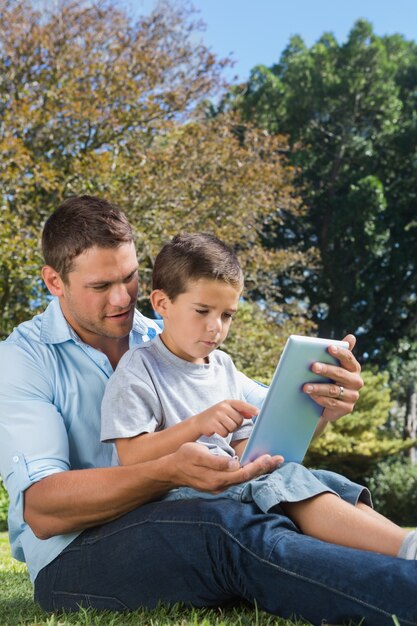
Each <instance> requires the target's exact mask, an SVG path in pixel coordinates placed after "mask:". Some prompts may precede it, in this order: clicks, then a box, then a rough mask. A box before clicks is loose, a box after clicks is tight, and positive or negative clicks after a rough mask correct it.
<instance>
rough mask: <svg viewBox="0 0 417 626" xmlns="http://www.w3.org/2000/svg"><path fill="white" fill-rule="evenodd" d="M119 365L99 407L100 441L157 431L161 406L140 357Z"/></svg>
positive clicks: (160, 422) (159, 427) (160, 419)
mask: <svg viewBox="0 0 417 626" xmlns="http://www.w3.org/2000/svg"><path fill="white" fill-rule="evenodd" d="M128 363H129V365H128V366H125V364H124V363H123V364H120V365H119V366H118V367H117V368H116V371H115V372H114V373H113V374H112V376H111V377H110V379H109V382H108V383H107V386H106V389H105V392H104V396H103V401H102V404H101V437H100V438H101V441H114V440H115V439H119V438H120V439H124V438H127V437H136V435H140V434H142V433H150V432H154V431H156V430H160V429H161V427H162V426H163V418H162V412H161V406H160V403H159V400H158V395H157V393H156V390H155V387H154V385H153V383H152V379H151V377H150V375H149V373H148V371H147V370H146V368H145V367H144V365H143V363H142V362H141V360H140V359H139V358H135V360H134V364H133V361H132V359H130V360H129V362H128Z"/></svg>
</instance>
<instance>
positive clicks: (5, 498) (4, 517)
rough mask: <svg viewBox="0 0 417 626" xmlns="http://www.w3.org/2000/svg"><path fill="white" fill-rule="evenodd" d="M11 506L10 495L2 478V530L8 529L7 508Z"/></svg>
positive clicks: (0, 509) (0, 522) (0, 489)
mask: <svg viewBox="0 0 417 626" xmlns="http://www.w3.org/2000/svg"><path fill="white" fill-rule="evenodd" d="M8 508H9V496H8V495H7V491H6V489H5V487H4V485H3V481H2V480H1V478H0V530H7V510H8Z"/></svg>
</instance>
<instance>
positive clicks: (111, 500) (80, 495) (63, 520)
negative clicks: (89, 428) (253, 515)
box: [24, 443, 282, 539]
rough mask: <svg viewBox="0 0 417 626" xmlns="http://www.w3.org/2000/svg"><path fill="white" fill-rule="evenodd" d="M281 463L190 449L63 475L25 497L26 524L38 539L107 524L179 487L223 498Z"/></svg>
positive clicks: (42, 483) (35, 487) (40, 484)
mask: <svg viewBox="0 0 417 626" xmlns="http://www.w3.org/2000/svg"><path fill="white" fill-rule="evenodd" d="M281 462H282V458H281V457H269V456H267V455H266V456H263V457H260V458H259V459H257V460H256V461H254V462H253V463H250V464H248V465H246V466H245V467H240V465H239V462H238V461H237V460H234V459H228V458H227V457H222V456H215V455H213V454H210V452H209V451H208V450H207V449H206V447H205V446H201V445H199V444H196V443H186V444H184V445H183V446H181V447H180V449H179V450H178V451H177V452H175V453H174V454H171V455H168V456H165V457H162V458H160V459H158V460H156V461H149V462H146V463H141V464H137V465H129V466H125V467H111V468H100V469H83V470H71V471H66V472H59V473H56V474H53V475H51V476H47V477H46V478H44V479H42V480H41V481H39V482H37V483H35V484H33V485H32V486H31V487H29V488H28V489H27V491H26V492H25V506H24V518H25V521H26V522H27V523H28V524H29V526H30V527H31V529H32V531H33V532H34V533H35V535H36V536H37V537H39V538H40V539H47V538H49V537H51V536H53V535H59V534H64V533H69V532H74V531H78V530H84V529H86V528H89V527H92V526H97V525H99V524H103V523H105V522H108V521H110V520H112V519H115V518H117V517H120V516H121V515H123V514H125V513H127V512H129V511H131V510H133V509H134V508H136V507H137V506H140V505H142V504H145V503H146V502H150V501H152V500H156V499H158V497H160V496H162V495H163V494H165V493H166V492H167V491H168V490H169V489H172V488H174V487H179V486H181V485H184V486H188V487H193V488H194V489H199V490H201V491H209V492H213V493H219V492H221V491H223V490H224V489H227V488H228V487H230V486H231V485H234V484H238V483H240V482H242V481H246V480H250V479H252V478H255V477H256V476H260V475H262V474H264V473H268V472H270V471H272V470H274V469H275V468H276V467H278V465H279V464H280V463H281Z"/></svg>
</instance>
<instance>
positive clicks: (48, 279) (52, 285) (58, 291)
mask: <svg viewBox="0 0 417 626" xmlns="http://www.w3.org/2000/svg"><path fill="white" fill-rule="evenodd" d="M41 273H42V278H43V281H44V283H45V285H46V286H47V287H48V290H49V291H50V293H51V294H52V295H53V296H58V297H60V296H63V295H64V283H63V280H62V278H61V276H60V275H59V274H58V272H57V271H55V270H54V268H53V267H51V266H50V265H44V267H43V268H42V272H41Z"/></svg>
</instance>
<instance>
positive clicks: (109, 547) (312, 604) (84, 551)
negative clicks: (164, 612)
mask: <svg viewBox="0 0 417 626" xmlns="http://www.w3.org/2000/svg"><path fill="white" fill-rule="evenodd" d="M35 590H36V594H35V597H36V598H37V599H38V600H39V601H40V603H41V605H42V606H43V607H44V608H45V609H47V610H55V611H56V610H60V609H67V610H68V609H76V608H77V607H78V605H79V604H82V605H84V606H95V607H97V608H109V609H123V608H129V609H135V608H138V607H140V606H144V607H155V606H156V605H157V604H158V602H159V601H161V602H165V603H175V602H183V603H184V604H186V605H190V606H191V605H192V606H196V607H199V606H219V605H222V604H225V603H226V602H230V601H239V600H240V599H244V600H246V601H249V602H253V601H256V602H257V604H258V606H259V607H260V608H262V609H264V610H266V611H269V612H270V613H273V614H275V615H279V616H282V617H287V618H289V617H293V616H300V617H304V618H305V619H307V620H309V621H311V622H312V623H313V624H321V622H322V621H328V622H329V623H333V624H335V623H337V624H340V623H342V622H343V621H344V620H346V621H348V620H352V621H353V622H355V621H356V622H357V623H359V622H360V621H361V619H362V618H365V620H366V621H365V622H364V624H367V625H372V624H373V625H375V626H392V619H391V615H392V614H396V615H397V616H398V619H399V621H400V622H401V625H402V626H405V625H410V624H414V625H417V601H416V590H417V563H416V562H415V561H405V560H401V559H393V558H390V557H385V556H381V555H377V554H373V553H370V552H361V551H358V550H353V549H350V548H344V547H340V546H335V545H331V544H327V543H324V542H321V541H319V540H317V539H312V538H310V537H307V536H305V535H302V534H299V533H298V532H297V531H296V529H295V526H294V525H293V524H292V522H291V521H290V520H288V518H285V517H283V516H281V515H278V514H271V515H268V514H265V513H262V512H261V511H259V509H258V508H257V507H256V506H255V505H251V504H241V503H238V502H234V501H229V500H222V499H219V500H214V501H212V502H210V501H203V500H194V501H193V500H189V501H182V502H181V501H180V502H158V503H153V504H148V505H146V506H143V507H141V508H140V509H137V510H135V511H132V512H131V513H129V514H128V515H126V516H124V517H123V518H121V519H119V520H115V521H114V522H111V523H109V524H105V525H104V526H101V527H100V528H97V529H91V530H88V531H85V532H84V533H83V534H82V535H81V536H80V537H79V538H77V539H76V540H75V542H74V543H73V544H72V545H71V546H69V547H68V548H67V549H66V550H65V551H64V553H63V554H62V555H61V556H60V557H58V558H57V559H56V560H55V561H54V562H53V563H51V564H50V565H49V566H47V567H46V568H44V570H42V571H41V572H40V574H39V576H38V578H37V580H36V582H35Z"/></svg>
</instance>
